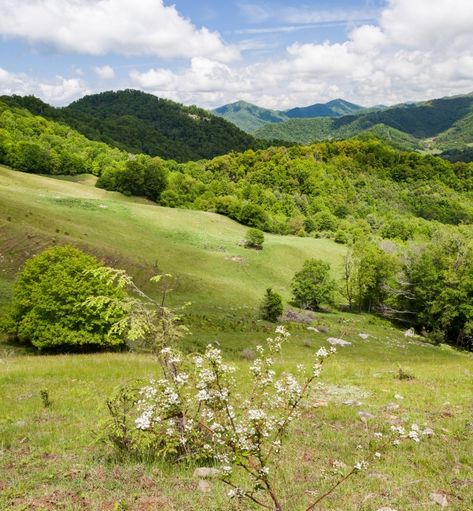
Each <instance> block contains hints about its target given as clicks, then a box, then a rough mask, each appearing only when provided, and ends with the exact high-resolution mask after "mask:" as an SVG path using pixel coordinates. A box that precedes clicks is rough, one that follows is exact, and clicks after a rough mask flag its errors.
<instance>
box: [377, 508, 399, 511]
mask: <svg viewBox="0 0 473 511" xmlns="http://www.w3.org/2000/svg"><path fill="white" fill-rule="evenodd" d="M377 511H397V509H394V508H392V507H380V508H379V509H378V510H377Z"/></svg>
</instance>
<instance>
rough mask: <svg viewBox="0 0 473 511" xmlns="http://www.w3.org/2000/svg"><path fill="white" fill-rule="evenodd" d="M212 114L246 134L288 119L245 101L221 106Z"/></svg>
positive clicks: (279, 113) (274, 111) (273, 111)
mask: <svg viewBox="0 0 473 511" xmlns="http://www.w3.org/2000/svg"><path fill="white" fill-rule="evenodd" d="M212 113H213V114H215V115H218V116H220V117H223V118H224V119H226V120H227V121H230V122H232V123H233V124H235V125H236V126H238V127H239V128H240V129H242V130H244V131H246V132H248V133H251V132H253V131H255V130H257V129H258V128H261V127H262V126H264V125H265V124H267V123H273V122H282V121H286V120H287V119H288V117H287V115H285V114H284V113H283V112H278V111H277V110H269V109H268V108H262V107H259V106H256V105H253V104H251V103H247V102H246V101H237V102H236V103H231V104H229V105H224V106H221V107H219V108H216V109H215V110H212Z"/></svg>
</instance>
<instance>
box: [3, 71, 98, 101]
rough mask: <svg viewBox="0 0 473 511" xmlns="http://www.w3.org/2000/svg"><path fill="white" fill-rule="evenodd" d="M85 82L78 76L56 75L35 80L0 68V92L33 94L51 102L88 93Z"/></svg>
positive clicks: (72, 98)
mask: <svg viewBox="0 0 473 511" xmlns="http://www.w3.org/2000/svg"><path fill="white" fill-rule="evenodd" d="M89 92H90V91H89V90H88V88H87V86H86V85H85V83H84V82H83V81H82V80H80V79H78V78H64V77H62V76H57V77H56V78H54V79H53V80H49V81H42V80H36V79H34V78H33V77H31V76H29V75H27V74H25V73H12V72H9V71H7V70H6V69H3V68H0V94H8V95H10V94H20V95H30V94H33V95H35V96H38V97H40V98H42V99H43V100H44V101H46V102H48V103H52V104H63V103H67V102H70V101H73V100H74V99H77V98H79V97H81V96H83V95H85V94H88V93H89Z"/></svg>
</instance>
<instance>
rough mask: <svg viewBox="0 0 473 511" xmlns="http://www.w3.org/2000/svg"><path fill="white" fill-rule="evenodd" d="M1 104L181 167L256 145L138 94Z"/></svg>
mask: <svg viewBox="0 0 473 511" xmlns="http://www.w3.org/2000/svg"><path fill="white" fill-rule="evenodd" d="M0 100H1V101H3V102H6V103H8V104H9V105H11V106H18V107H22V108H26V109H28V110H29V111H31V112H32V113H34V114H35V115H41V116H44V117H46V118H48V119H51V120H55V121H59V122H62V123H64V124H67V125H69V126H71V127H72V128H74V129H75V130H77V131H79V132H80V133H82V134H83V135H85V136H86V137H88V138H89V139H91V140H98V141H101V142H106V143H107V144H109V145H112V146H115V147H118V148H120V149H122V150H124V151H127V152H132V153H145V154H149V155H151V156H160V157H162V158H166V159H172V160H176V161H188V160H199V159H202V158H212V157H213V156H216V155H219V154H225V153H228V152H230V151H243V150H245V149H249V148H251V147H255V146H256V145H257V143H256V142H255V140H254V139H253V137H251V136H250V135H248V134H247V133H244V132H243V131H241V130H240V129H238V128H237V127H235V126H234V125H233V124H231V123H229V122H227V121H226V120H225V119H222V118H221V117H217V116H215V115H212V114H210V113H209V112H207V111H206V110H202V109H200V108H197V107H194V106H192V107H186V106H183V105H180V104H178V103H175V102H173V101H171V100H167V99H160V98H157V97H156V96H154V95H152V94H146V93H144V92H140V91H136V90H124V91H118V92H112V91H110V92H103V93H100V94H95V95H91V96H86V97H84V98H82V99H80V100H78V101H75V102H74V103H72V104H70V105H69V106H67V107H64V108H54V107H51V106H49V105H47V104H45V103H43V102H42V101H41V100H38V99H37V98H34V97H31V96H26V97H20V96H2V97H0Z"/></svg>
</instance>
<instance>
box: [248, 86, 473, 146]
mask: <svg viewBox="0 0 473 511" xmlns="http://www.w3.org/2000/svg"><path fill="white" fill-rule="evenodd" d="M367 131H368V132H370V131H376V132H377V135H380V134H381V133H383V134H384V137H383V138H386V139H387V140H389V137H390V136H392V137H393V138H395V139H396V140H397V145H398V147H401V148H405V149H412V148H413V146H415V145H418V146H419V148H423V149H435V150H438V151H444V150H451V149H453V148H456V149H465V148H467V147H468V146H469V144H472V143H473V94H468V95H465V96H456V97H447V98H441V99H435V100H432V101H426V102H423V103H416V104H405V105H398V106H395V107H391V108H387V109H381V110H375V111H370V112H367V113H363V112H361V113H358V114H357V115H345V116H342V117H338V118H324V119H321V118H318V119H315V118H314V119H291V120H289V121H286V122H282V123H278V124H267V125H265V126H263V127H262V128H260V129H258V130H257V131H256V132H255V136H257V137H261V138H265V139H278V140H287V141H291V142H299V143H311V142H313V141H315V140H323V139H342V138H348V137H353V136H356V135H359V134H360V133H364V132H367ZM404 143H405V144H408V145H404Z"/></svg>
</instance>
